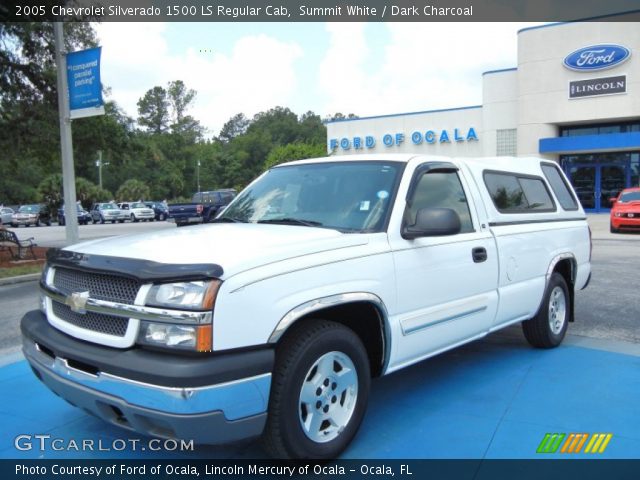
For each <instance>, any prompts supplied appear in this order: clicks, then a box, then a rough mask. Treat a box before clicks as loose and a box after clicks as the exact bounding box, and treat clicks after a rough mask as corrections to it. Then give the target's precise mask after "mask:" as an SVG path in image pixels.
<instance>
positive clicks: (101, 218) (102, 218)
mask: <svg viewBox="0 0 640 480" xmlns="http://www.w3.org/2000/svg"><path fill="white" fill-rule="evenodd" d="M100 223H101V224H104V217H103V216H102V215H100Z"/></svg>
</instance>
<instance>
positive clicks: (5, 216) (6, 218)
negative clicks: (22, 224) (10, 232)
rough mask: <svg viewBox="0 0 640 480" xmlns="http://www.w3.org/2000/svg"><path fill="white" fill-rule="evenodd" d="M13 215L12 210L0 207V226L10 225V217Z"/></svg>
mask: <svg viewBox="0 0 640 480" xmlns="http://www.w3.org/2000/svg"><path fill="white" fill-rule="evenodd" d="M13 214H14V211H13V208H9V207H0V225H10V224H11V215H13Z"/></svg>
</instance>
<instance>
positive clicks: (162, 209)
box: [144, 202, 169, 222]
mask: <svg viewBox="0 0 640 480" xmlns="http://www.w3.org/2000/svg"><path fill="white" fill-rule="evenodd" d="M144 204H145V205H146V206H147V207H149V208H151V209H153V213H154V215H155V219H156V220H159V221H161V222H162V221H164V220H166V219H167V217H168V216H169V207H167V204H166V203H164V202H144Z"/></svg>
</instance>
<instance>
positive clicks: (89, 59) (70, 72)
mask: <svg viewBox="0 0 640 480" xmlns="http://www.w3.org/2000/svg"><path fill="white" fill-rule="evenodd" d="M101 51H102V48H101V47H96V48H91V49H89V50H81V51H79V52H71V53H68V54H67V83H68V85H69V108H70V109H71V118H77V117H84V116H89V115H101V114H103V113H104V109H103V108H100V107H102V105H103V101H102V84H101V82H100V53H101ZM84 109H92V110H89V111H86V110H85V111H83V112H80V110H84Z"/></svg>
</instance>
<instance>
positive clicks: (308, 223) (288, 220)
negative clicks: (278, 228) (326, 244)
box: [257, 217, 322, 227]
mask: <svg viewBox="0 0 640 480" xmlns="http://www.w3.org/2000/svg"><path fill="white" fill-rule="evenodd" d="M257 223H281V224H283V225H304V226H305V227H321V226H322V223H320V222H315V221H313V220H303V219H301V218H292V217H284V218H270V219H268V220H258V222H257Z"/></svg>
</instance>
